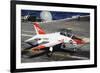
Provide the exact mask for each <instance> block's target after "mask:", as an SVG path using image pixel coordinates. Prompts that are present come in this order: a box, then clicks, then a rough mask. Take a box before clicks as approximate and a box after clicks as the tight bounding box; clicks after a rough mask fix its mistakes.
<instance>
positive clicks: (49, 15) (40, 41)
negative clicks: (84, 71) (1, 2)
mask: <svg viewBox="0 0 100 73" xmlns="http://www.w3.org/2000/svg"><path fill="white" fill-rule="evenodd" d="M96 66H97V7H96V6H93V5H77V4H60V3H45V2H31V1H29V2H28V1H11V72H26V71H43V70H58V69H76V68H90V67H96Z"/></svg>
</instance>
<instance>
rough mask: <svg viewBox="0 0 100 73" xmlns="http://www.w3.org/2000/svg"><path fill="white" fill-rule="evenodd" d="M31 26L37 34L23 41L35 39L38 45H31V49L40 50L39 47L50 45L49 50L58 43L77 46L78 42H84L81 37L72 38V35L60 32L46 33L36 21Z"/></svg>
mask: <svg viewBox="0 0 100 73" xmlns="http://www.w3.org/2000/svg"><path fill="white" fill-rule="evenodd" d="M33 26H34V28H35V31H36V34H37V35H35V36H33V37H32V38H30V39H28V40H26V41H25V42H30V41H36V42H37V43H38V44H39V45H38V46H36V47H33V48H32V50H34V49H35V50H36V49H37V50H40V49H45V48H46V47H50V49H49V50H50V51H52V50H53V46H55V45H58V44H63V43H69V44H72V45H74V46H77V45H78V44H84V43H85V42H84V41H83V40H81V39H73V38H72V37H68V36H65V35H63V34H61V33H60V32H55V33H49V34H46V32H45V31H44V30H43V29H42V28H41V27H40V26H39V23H38V22H34V23H33Z"/></svg>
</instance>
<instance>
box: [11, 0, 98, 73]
mask: <svg viewBox="0 0 100 73" xmlns="http://www.w3.org/2000/svg"><path fill="white" fill-rule="evenodd" d="M17 4H21V5H41V6H57V7H73V8H87V9H94V31H95V33H94V39H95V41H94V64H89V65H74V66H57V67H41V68H25V69H16V5H17ZM10 6H11V7H10V11H11V12H10V15H11V18H10V24H11V25H10V48H11V51H10V52H11V54H10V57H11V58H10V64H11V65H10V71H11V72H12V73H13V72H30V71H45V70H62V69H79V68H91V67H97V6H94V5H80V4H62V3H48V2H34V1H11V4H10Z"/></svg>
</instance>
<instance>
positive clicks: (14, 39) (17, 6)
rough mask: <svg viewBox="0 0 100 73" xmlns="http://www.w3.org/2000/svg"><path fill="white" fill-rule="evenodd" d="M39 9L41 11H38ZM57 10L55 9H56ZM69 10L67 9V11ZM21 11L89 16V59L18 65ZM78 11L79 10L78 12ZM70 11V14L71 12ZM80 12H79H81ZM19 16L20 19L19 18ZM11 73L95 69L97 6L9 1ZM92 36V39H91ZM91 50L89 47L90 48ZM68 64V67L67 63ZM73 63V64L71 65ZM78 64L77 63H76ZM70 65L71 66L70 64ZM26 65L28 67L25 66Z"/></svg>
mask: <svg viewBox="0 0 100 73" xmlns="http://www.w3.org/2000/svg"><path fill="white" fill-rule="evenodd" d="M39 8H41V9H39ZM56 8H57V9H56ZM68 8H69V9H68ZM21 9H24V10H25V9H26V10H32V9H33V10H43V9H44V10H47V11H64V12H67V11H68V10H69V11H70V10H71V11H72V12H75V11H74V10H76V11H79V12H80V11H81V10H82V11H83V13H84V12H85V13H86V12H88V13H89V14H90V25H91V27H90V34H91V35H90V38H91V39H90V43H92V44H90V46H91V45H93V46H92V50H91V51H90V59H89V60H83V62H81V61H74V62H73V61H69V62H68V61H64V62H54V63H53V62H41V63H39V64H38V63H35V64H33V66H30V64H29V63H25V64H24V63H20V65H19V62H21V61H20V60H19V58H21V55H20V56H19V55H18V54H21V52H19V50H17V49H18V46H19V47H20V46H21V45H20V44H21V43H19V42H20V41H21V40H20V38H18V37H19V36H20V35H19V34H20V32H21V30H20V29H22V28H21V27H23V26H21ZM78 9H79V10H78ZM71 11H70V12H71ZM82 11H81V12H82ZM19 16H20V17H19ZM10 31H11V32H10V33H11V37H10V39H11V43H10V46H11V51H10V52H11V62H10V64H11V66H10V68H11V72H29V71H45V70H61V69H79V68H91V67H97V6H94V5H80V4H62V3H47V2H33V1H32V2H31V1H11V30H10ZM91 36H93V37H91ZM90 49H91V47H90ZM20 51H21V50H20ZM67 62H68V63H70V64H69V65H68V63H67ZM72 62H73V63H72ZM76 62H78V63H76ZM71 63H72V64H71ZM44 64H45V66H44ZM27 65H28V66H27Z"/></svg>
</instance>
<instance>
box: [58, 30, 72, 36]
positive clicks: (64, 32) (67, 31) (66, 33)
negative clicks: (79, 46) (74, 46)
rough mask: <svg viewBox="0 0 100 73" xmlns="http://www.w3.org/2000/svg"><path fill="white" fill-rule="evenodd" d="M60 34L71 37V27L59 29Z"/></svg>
mask: <svg viewBox="0 0 100 73" xmlns="http://www.w3.org/2000/svg"><path fill="white" fill-rule="evenodd" d="M60 34H61V35H64V36H67V37H72V36H73V33H72V30H71V29H61V31H60Z"/></svg>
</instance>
